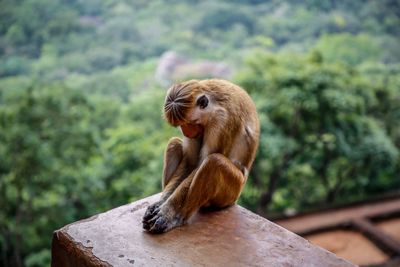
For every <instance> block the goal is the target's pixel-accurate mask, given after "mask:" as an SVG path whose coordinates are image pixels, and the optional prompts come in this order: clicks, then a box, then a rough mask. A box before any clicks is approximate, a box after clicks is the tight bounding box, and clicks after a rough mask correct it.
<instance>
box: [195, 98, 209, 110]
mask: <svg viewBox="0 0 400 267" xmlns="http://www.w3.org/2000/svg"><path fill="white" fill-rule="evenodd" d="M196 105H198V106H199V107H200V108H201V109H205V108H206V107H207V106H208V98H207V97H206V96H205V95H202V96H200V97H199V99H197V102H196Z"/></svg>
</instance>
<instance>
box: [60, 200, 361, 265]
mask: <svg viewBox="0 0 400 267" xmlns="http://www.w3.org/2000/svg"><path fill="white" fill-rule="evenodd" d="M159 195H160V194H155V195H152V196H149V197H147V198H144V199H140V200H137V201H134V202H131V203H127V204H125V205H122V206H119V207H115V208H113V209H111V210H107V211H105V212H102V213H99V214H97V215H94V216H92V217H89V218H86V219H82V220H79V221H76V222H73V223H70V224H68V225H65V226H63V227H62V228H60V229H59V230H56V231H55V232H54V235H53V245H52V266H61V267H67V266H68V267H71V266H85V267H88V266H112V265H111V264H110V263H108V262H107V261H103V260H100V258H99V257H97V256H96V255H95V253H93V251H92V250H93V247H92V246H90V242H89V241H88V244H86V243H84V241H82V240H80V241H76V240H75V239H74V238H73V237H72V236H70V235H69V234H68V230H69V228H70V226H72V225H77V224H81V223H87V222H90V221H93V220H96V219H97V218H98V217H101V216H104V215H105V214H107V213H109V212H111V211H114V210H117V209H124V208H126V207H129V211H130V212H136V211H137V210H140V209H142V208H145V207H146V206H147V205H149V204H150V202H151V201H150V202H149V199H152V200H154V199H155V198H157V197H159ZM130 206H136V207H133V208H130ZM236 206H237V207H238V208H239V210H241V211H242V212H243V213H244V214H246V215H247V216H249V217H256V218H260V219H262V220H266V221H269V220H268V219H266V218H264V217H262V216H260V215H258V214H256V213H254V212H252V211H250V210H248V209H246V208H244V207H242V206H240V205H236ZM124 213H126V212H124ZM271 223H273V224H274V225H275V227H278V228H281V229H283V230H285V231H287V232H289V233H290V234H292V235H294V236H298V237H300V238H302V239H304V238H303V237H301V236H299V235H297V234H295V233H293V232H291V231H289V230H287V229H285V228H284V227H282V226H280V225H278V224H276V223H274V222H271ZM305 241H306V242H308V243H310V242H309V241H308V240H305ZM82 242H83V243H82ZM310 245H312V246H313V247H315V248H316V249H318V250H321V251H324V252H325V253H326V254H332V255H334V256H335V257H336V258H338V259H340V260H342V261H343V263H345V264H348V265H349V266H357V265H355V264H354V263H352V262H349V261H347V260H346V259H343V258H341V257H339V256H337V255H336V254H334V253H332V252H330V251H328V250H326V249H324V248H321V247H319V246H317V245H315V244H312V243H310ZM57 246H59V247H61V250H59V251H62V252H63V255H59V254H58V255H57V254H54V252H55V251H54V250H55V249H57ZM56 256H57V257H59V256H63V258H65V257H67V258H68V260H69V261H70V262H71V261H73V262H74V264H73V265H66V264H65V263H64V264H62V263H61V264H60V262H58V263H57V262H53V258H55V257H56Z"/></svg>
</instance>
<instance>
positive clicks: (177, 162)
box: [143, 137, 199, 224]
mask: <svg viewBox="0 0 400 267" xmlns="http://www.w3.org/2000/svg"><path fill="white" fill-rule="evenodd" d="M185 150H186V151H184V145H183V142H182V140H181V139H180V138H178V137H173V138H171V139H170V140H169V141H168V145H167V147H166V149H165V152H164V167H163V177H162V189H163V192H162V195H161V198H160V200H159V201H157V202H156V203H153V204H151V205H150V206H149V207H148V208H147V210H146V212H145V215H144V217H143V224H145V223H146V222H147V220H148V219H149V218H152V217H153V216H154V215H155V214H157V213H158V212H159V210H160V206H161V205H162V204H163V203H164V202H165V201H166V200H167V199H168V198H169V196H170V195H171V194H172V193H173V192H174V191H175V189H176V188H177V187H178V186H179V184H180V183H181V182H182V181H183V180H184V179H185V178H186V177H188V176H189V174H190V172H191V171H193V169H194V164H193V163H192V161H196V160H197V159H196V158H195V159H191V158H190V157H188V156H187V155H188V154H195V153H198V152H196V150H199V144H198V142H197V141H192V140H189V139H187V140H185ZM192 165H193V167H192Z"/></svg>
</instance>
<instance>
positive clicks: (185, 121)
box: [164, 80, 210, 138]
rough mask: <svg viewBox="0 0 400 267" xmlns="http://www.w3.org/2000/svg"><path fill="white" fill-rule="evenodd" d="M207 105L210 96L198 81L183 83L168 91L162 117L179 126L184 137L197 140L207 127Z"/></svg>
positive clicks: (208, 113)
mask: <svg viewBox="0 0 400 267" xmlns="http://www.w3.org/2000/svg"><path fill="white" fill-rule="evenodd" d="M209 104H210V95H209V94H208V93H207V90H206V88H205V87H204V86H203V85H201V84H200V83H199V81H197V80H191V81H187V82H183V83H180V84H176V85H173V86H172V87H171V88H170V89H169V90H168V92H167V96H166V98H165V104H164V116H165V119H166V120H167V121H168V123H169V124H171V125H172V126H174V127H177V126H179V127H180V128H181V130H182V133H183V134H184V135H185V136H186V137H188V138H198V137H201V136H202V135H203V132H204V128H205V127H206V126H207V122H208V117H209V115H210V112H209V109H208V108H209Z"/></svg>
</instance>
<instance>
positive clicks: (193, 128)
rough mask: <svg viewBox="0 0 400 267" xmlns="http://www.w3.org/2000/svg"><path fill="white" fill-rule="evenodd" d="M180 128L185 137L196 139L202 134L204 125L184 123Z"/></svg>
mask: <svg viewBox="0 0 400 267" xmlns="http://www.w3.org/2000/svg"><path fill="white" fill-rule="evenodd" d="M181 130H182V133H183V135H184V136H186V137H187V138H191V139H196V138H199V137H201V136H202V135H203V132H204V127H203V126H201V125H200V124H192V123H185V124H182V125H181Z"/></svg>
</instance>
